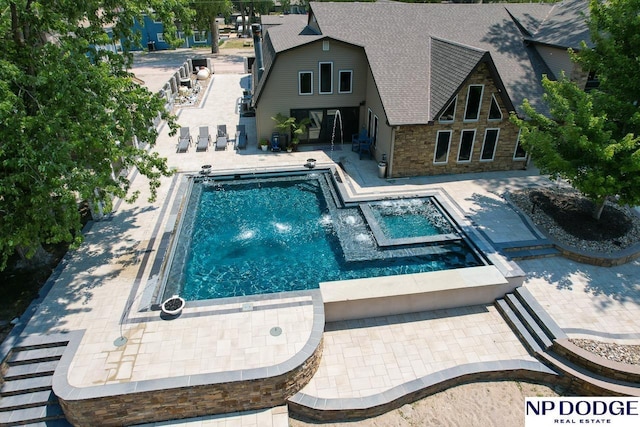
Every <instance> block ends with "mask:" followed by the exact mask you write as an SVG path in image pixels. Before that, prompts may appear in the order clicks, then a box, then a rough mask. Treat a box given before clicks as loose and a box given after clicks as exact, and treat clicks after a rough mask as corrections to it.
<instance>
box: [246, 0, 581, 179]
mask: <svg viewBox="0 0 640 427" xmlns="http://www.w3.org/2000/svg"><path fill="white" fill-rule="evenodd" d="M587 10H588V2H586V1H584V0H571V1H565V2H563V3H557V4H522V3H519V4H504V3H493V4H433V3H431V4H408V3H394V2H389V3H386V2H376V3H324V2H323V3H312V4H311V6H310V12H309V15H308V19H307V20H306V22H305V23H302V21H299V20H297V21H296V20H291V21H289V22H283V23H282V25H276V26H270V27H269V28H268V30H267V31H266V33H265V34H264V36H263V37H262V43H261V44H260V43H258V49H257V55H256V57H257V60H256V64H255V66H254V69H253V86H252V87H253V93H252V96H253V97H252V104H253V106H254V107H255V111H256V125H257V132H258V137H259V138H269V137H270V136H271V133H272V131H273V130H274V124H275V123H274V121H273V120H272V119H271V117H273V116H275V115H276V114H277V113H282V114H284V115H286V116H293V117H296V118H298V119H302V118H305V117H306V118H309V119H310V120H311V125H310V126H309V134H308V139H307V140H306V143H309V144H316V143H330V142H332V141H333V143H334V144H339V143H344V149H348V148H347V147H350V146H351V145H350V141H351V135H352V134H356V133H358V131H359V130H360V129H362V128H364V129H365V131H366V133H367V134H368V136H369V137H371V138H372V140H373V145H374V149H373V157H374V158H375V159H376V160H378V161H379V160H385V161H387V163H388V167H387V176H388V177H390V178H392V177H393V178H396V177H406V176H418V175H439V174H452V173H467V172H481V171H498V170H512V169H520V168H523V167H525V164H526V162H527V154H526V152H525V151H524V150H523V149H522V148H521V147H520V146H519V138H518V137H519V129H518V128H517V127H516V126H514V125H513V124H512V123H511V122H510V120H509V115H510V114H511V113H515V114H519V113H520V106H521V105H522V102H523V101H524V100H525V99H528V100H529V101H530V102H531V103H532V104H533V105H534V106H536V107H538V108H540V109H544V108H545V107H544V105H543V103H542V95H543V90H542V86H541V83H540V82H541V78H542V76H543V75H548V76H550V77H551V78H554V77H558V76H559V75H560V72H561V71H564V72H565V73H566V74H567V75H568V76H569V77H571V78H574V79H577V80H579V81H580V82H582V83H584V84H586V83H587V74H586V73H584V72H582V71H581V70H578V69H576V67H575V66H574V64H573V63H572V62H571V61H570V59H569V55H568V52H567V48H569V47H571V48H574V49H578V48H580V42H581V41H582V40H587V39H588V29H587V26H586V23H585V20H584V14H583V13H585V12H587ZM334 123H335V124H334ZM340 130H342V131H343V135H344V137H343V138H341V137H340V132H339V131H340Z"/></svg>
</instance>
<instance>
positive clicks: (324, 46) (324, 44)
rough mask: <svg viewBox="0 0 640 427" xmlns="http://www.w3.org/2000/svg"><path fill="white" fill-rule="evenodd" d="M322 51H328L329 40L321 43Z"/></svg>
mask: <svg viewBox="0 0 640 427" xmlns="http://www.w3.org/2000/svg"><path fill="white" fill-rule="evenodd" d="M322 50H324V51H325V52H327V51H329V40H323V41H322Z"/></svg>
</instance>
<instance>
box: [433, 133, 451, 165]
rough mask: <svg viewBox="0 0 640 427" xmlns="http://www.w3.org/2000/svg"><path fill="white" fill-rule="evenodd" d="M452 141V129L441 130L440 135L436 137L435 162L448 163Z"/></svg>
mask: <svg viewBox="0 0 640 427" xmlns="http://www.w3.org/2000/svg"><path fill="white" fill-rule="evenodd" d="M450 143H451V131H450V130H439V131H438V136H437V137H436V152H435V153H434V155H433V163H436V164H438V163H447V160H448V159H449V145H450Z"/></svg>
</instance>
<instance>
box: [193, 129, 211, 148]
mask: <svg viewBox="0 0 640 427" xmlns="http://www.w3.org/2000/svg"><path fill="white" fill-rule="evenodd" d="M209 144H211V136H210V135H209V126H200V135H198V144H197V145H196V151H207V150H208V149H209Z"/></svg>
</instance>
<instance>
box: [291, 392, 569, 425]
mask: <svg viewBox="0 0 640 427" xmlns="http://www.w3.org/2000/svg"><path fill="white" fill-rule="evenodd" d="M549 396H558V393H556V392H555V391H554V390H553V389H552V388H549V387H547V386H543V385H537V384H529V383H522V382H517V381H503V382H480V383H472V384H465V385H461V386H458V387H453V388H451V389H448V390H445V391H443V392H441V393H437V394H434V395H433V396H429V397H425V398H424V399H421V400H418V401H417V402H414V403H412V404H407V405H404V406H402V407H401V408H399V409H396V410H393V411H390V412H387V413H386V414H382V415H380V416H378V417H374V418H368V419H365V420H361V421H352V422H342V423H324V424H323V423H319V422H314V421H308V420H304V421H302V420H298V419H295V418H293V417H291V418H289V425H290V426H291V427H311V426H318V425H321V426H323V427H360V426H367V427H369V426H375V427H418V426H419V427H427V426H428V427H431V426H443V427H444V426H446V427H449V426H457V427H475V426H481V427H518V426H524V400H525V397H549Z"/></svg>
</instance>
